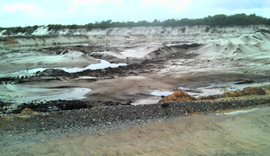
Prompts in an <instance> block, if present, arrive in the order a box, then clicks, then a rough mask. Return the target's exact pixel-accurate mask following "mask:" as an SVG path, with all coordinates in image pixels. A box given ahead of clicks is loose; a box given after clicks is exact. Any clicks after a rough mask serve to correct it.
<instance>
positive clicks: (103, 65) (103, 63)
mask: <svg viewBox="0 0 270 156" xmlns="http://www.w3.org/2000/svg"><path fill="white" fill-rule="evenodd" d="M126 65H127V64H126V63H118V64H115V63H110V62H108V61H105V60H100V63H97V64H90V65H89V66H87V67H85V68H56V69H62V70H64V71H66V72H68V73H75V72H81V71H84V70H87V69H91V70H96V69H105V68H108V67H111V68H117V67H119V66H126Z"/></svg>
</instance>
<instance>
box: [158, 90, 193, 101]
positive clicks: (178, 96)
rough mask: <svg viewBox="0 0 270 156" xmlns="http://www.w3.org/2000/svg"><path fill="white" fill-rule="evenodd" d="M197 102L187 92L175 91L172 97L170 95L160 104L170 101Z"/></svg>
mask: <svg viewBox="0 0 270 156" xmlns="http://www.w3.org/2000/svg"><path fill="white" fill-rule="evenodd" d="M194 100H196V98H195V97H192V96H190V95H189V94H188V93H187V92H185V91H183V90H181V89H179V90H177V91H175V92H174V93H173V94H172V95H169V96H167V97H165V98H163V99H162V100H160V101H159V102H160V103H161V102H168V101H194Z"/></svg>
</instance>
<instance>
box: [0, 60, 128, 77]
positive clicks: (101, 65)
mask: <svg viewBox="0 0 270 156" xmlns="http://www.w3.org/2000/svg"><path fill="white" fill-rule="evenodd" d="M119 66H127V64H126V63H118V64H115V63H110V62H108V61H105V60H100V63H97V64H90V65H89V66H87V67H84V68H54V69H62V70H64V71H66V72H68V73H75V72H81V71H84V70H87V69H91V70H96V69H105V68H108V67H111V68H117V67H119ZM45 69H47V68H35V69H29V70H21V71H18V72H13V73H7V74H0V77H16V76H26V75H32V74H35V73H36V72H37V71H41V72H42V71H44V70H45Z"/></svg>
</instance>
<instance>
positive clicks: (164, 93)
mask: <svg viewBox="0 0 270 156" xmlns="http://www.w3.org/2000/svg"><path fill="white" fill-rule="evenodd" d="M172 93H173V92H170V91H160V90H154V91H152V92H151V95H154V96H168V95H171V94H172Z"/></svg>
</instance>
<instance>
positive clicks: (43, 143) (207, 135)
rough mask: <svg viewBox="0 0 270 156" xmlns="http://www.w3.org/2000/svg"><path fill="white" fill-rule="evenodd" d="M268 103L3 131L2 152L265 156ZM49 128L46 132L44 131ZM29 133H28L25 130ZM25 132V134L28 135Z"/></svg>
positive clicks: (269, 142)
mask: <svg viewBox="0 0 270 156" xmlns="http://www.w3.org/2000/svg"><path fill="white" fill-rule="evenodd" d="M269 111H270V108H269V107H266V108H259V109H257V110H254V111H251V112H247V113H238V114H236V115H229V114H227V115H224V114H223V115H213V114H212V115H203V114H201V115H198V114H197V115H193V116H186V117H178V118H174V119H169V120H165V121H164V120H163V121H161V120H160V121H155V122H153V123H151V124H144V125H137V126H134V127H131V128H128V129H124V130H114V131H99V132H98V133H94V134H93V133H91V132H89V131H85V132H75V133H72V134H68V135H64V136H63V137H60V138H59V137H58V138H52V137H48V135H45V133H40V134H35V135H34V137H31V138H32V140H29V139H25V140H24V139H21V141H18V140H19V139H16V138H24V137H27V135H26V134H24V135H20V136H8V137H7V138H5V139H4V140H2V142H7V140H11V141H10V142H8V144H9V146H8V147H6V148H4V149H1V150H0V151H1V155H3V156H8V155H25V156H30V155H38V156H41V155H48V156H51V155H55V156H58V155H67V156H68V155H70V156H73V155H74V156H75V155H76V156H79V155H83V156H85V155H102V156H103V155H107V156H110V155H123V156H127V155H149V156H150V155H151V156H152V155H160V156H163V155H164V156H165V155H166V156H167V155H183V156H185V155H186V156H194V155H203V156H209V155H223V156H225V155H230V156H243V155H246V156H251V155H252V156H253V155H256V156H267V155H268V154H269V149H270V137H269V136H270V127H269V126H270V120H269V119H270V114H269ZM48 133H50V132H47V134H48ZM30 135H33V134H30ZM28 138H30V137H28Z"/></svg>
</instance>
